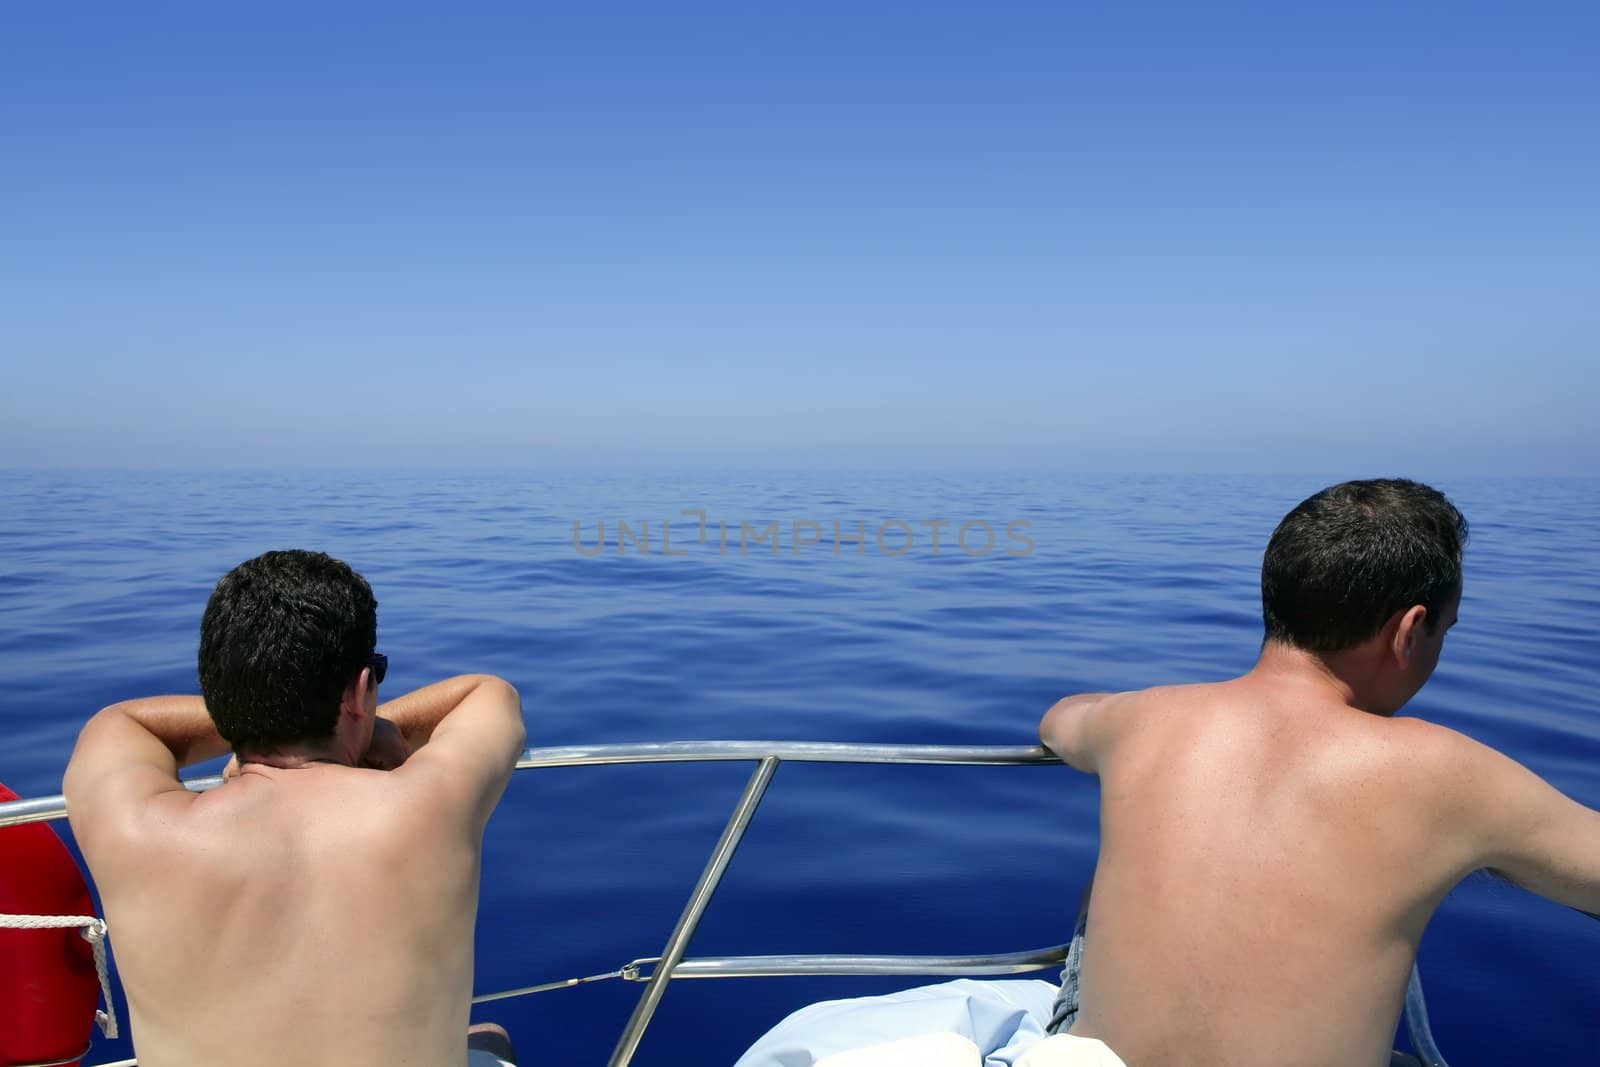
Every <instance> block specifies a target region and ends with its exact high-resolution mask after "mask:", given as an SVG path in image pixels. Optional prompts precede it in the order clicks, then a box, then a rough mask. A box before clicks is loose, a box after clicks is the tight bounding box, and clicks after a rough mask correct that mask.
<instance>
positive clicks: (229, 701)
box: [200, 549, 378, 753]
mask: <svg viewBox="0 0 1600 1067" xmlns="http://www.w3.org/2000/svg"><path fill="white" fill-rule="evenodd" d="M377 643H378V601H377V599H376V598H374V597H373V595H372V587H371V586H369V585H368V584H367V581H366V579H365V578H363V577H361V575H359V574H357V573H356V572H355V571H353V570H351V569H350V567H349V565H347V564H345V563H342V562H340V561H339V560H336V559H334V558H333V557H331V556H327V555H324V554H323V553H321V552H306V551H303V550H300V549H295V550H291V551H286V552H268V553H265V554H264V555H260V556H257V557H256V558H255V559H252V560H247V561H246V562H244V563H241V564H239V565H238V566H237V567H235V568H234V569H233V570H231V571H229V572H228V573H227V574H225V575H224V576H223V578H222V580H221V581H220V582H218V583H217V588H216V590H215V591H213V592H212V594H211V599H210V600H209V601H207V603H206V611H205V615H204V617H203V618H202V619H201V621H200V692H201V693H202V694H203V695H204V697H205V702H206V710H207V711H209V712H210V713H211V719H212V721H213V722H215V723H216V726H217V732H218V733H220V734H221V735H222V736H223V737H224V738H225V739H226V740H227V741H228V743H229V744H231V745H232V746H233V748H234V751H236V752H237V751H241V750H242V751H247V752H252V753H271V752H275V751H277V750H278V749H281V748H284V747H286V746H289V745H293V744H297V743H299V742H304V741H320V740H326V739H327V738H328V737H331V736H332V735H333V728H334V725H335V724H336V723H337V722H338V721H339V701H340V698H341V697H342V696H343V693H344V689H345V686H347V685H349V684H350V680H351V678H353V677H354V676H355V675H356V673H357V672H359V671H360V670H361V668H362V667H363V666H365V665H366V663H367V659H368V657H370V656H371V655H372V651H373V649H374V648H376V647H377Z"/></svg>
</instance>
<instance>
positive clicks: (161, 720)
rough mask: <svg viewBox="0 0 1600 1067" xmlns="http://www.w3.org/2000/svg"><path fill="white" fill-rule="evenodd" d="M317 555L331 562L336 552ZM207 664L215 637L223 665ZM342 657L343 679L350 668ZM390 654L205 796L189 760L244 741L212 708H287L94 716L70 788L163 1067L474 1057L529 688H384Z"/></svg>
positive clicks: (72, 809)
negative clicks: (509, 787)
mask: <svg viewBox="0 0 1600 1067" xmlns="http://www.w3.org/2000/svg"><path fill="white" fill-rule="evenodd" d="M285 555H288V554H285ZM263 558H266V557H263ZM307 558H308V559H309V560H310V563H309V564H307V567H309V568H310V569H311V570H312V571H313V572H314V573H313V576H314V577H320V576H319V575H317V574H316V573H315V572H316V571H317V570H318V568H323V569H326V565H327V564H333V563H336V562H337V561H327V560H326V557H311V556H308V557H307ZM253 562H254V561H253ZM299 562H300V561H298V560H297V558H295V557H293V556H291V558H289V559H288V560H287V562H284V561H281V560H280V561H278V565H279V566H280V568H281V569H288V570H290V571H291V574H292V572H293V570H294V568H295V567H296V566H298V565H299ZM244 566H245V567H248V566H250V564H246V565H244ZM339 566H340V567H342V565H339ZM341 573H342V574H345V575H346V576H347V577H348V580H350V581H351V582H357V581H359V578H358V577H357V576H354V575H353V574H350V573H349V572H348V569H347V568H345V569H344V571H343V572H336V577H337V576H338V574H341ZM268 577H274V576H273V575H271V574H269V575H268ZM226 581H227V580H225V582H224V584H226ZM258 584H262V583H258ZM221 588H222V587H220V586H219V590H220V589H221ZM360 588H363V589H364V588H365V584H364V583H362V584H361V586H360ZM313 591H315V587H313ZM219 595H221V594H220V593H219ZM368 596H369V597H370V594H368ZM214 599H215V598H214ZM278 599H279V600H280V601H284V602H286V603H289V604H290V607H291V610H299V609H298V608H297V607H294V605H295V604H297V603H298V601H297V600H296V598H295V597H279V598H278ZM332 599H333V600H335V601H337V600H338V597H337V596H334V597H333V598H332ZM370 610H371V609H370V607H369V609H368V612H367V618H366V620H365V623H366V626H367V628H368V633H369V634H370V631H371V626H372V620H371V617H370ZM208 617H209V609H208ZM289 617H290V618H291V621H292V620H293V618H294V616H293V615H292V614H291V615H290V616H289ZM336 636H337V635H336ZM366 647H367V648H368V649H370V647H371V646H370V636H369V637H368V638H367V645H366ZM216 659H217V661H218V662H222V663H224V665H226V657H225V656H218V657H216ZM369 662H370V663H371V664H372V666H370V667H369V666H364V665H362V664H367V663H369ZM206 663H207V651H206V645H205V643H204V641H203V642H202V671H201V673H202V684H205V682H206V679H207V674H206V670H207V668H206ZM332 664H333V665H332V667H331V668H330V670H331V671H332V672H333V673H332V674H331V675H330V677H332V678H333V679H334V683H333V684H335V685H337V683H338V679H339V678H342V677H346V672H347V671H349V670H350V669H351V668H350V667H349V665H348V661H347V660H342V659H340V658H339V657H338V656H335V657H333V661H332ZM386 667H387V660H386V659H385V658H384V657H382V656H377V655H372V656H370V657H369V656H368V654H367V653H366V652H361V653H359V656H358V660H357V666H356V667H355V668H354V673H353V674H349V675H348V677H349V681H348V682H347V683H346V684H345V685H344V686H343V689H342V691H341V694H340V695H339V696H338V698H337V700H338V702H337V707H336V708H335V709H332V710H331V712H330V713H331V714H333V715H334V716H335V718H334V719H333V720H331V721H333V723H334V725H333V726H332V732H331V734H329V735H327V736H326V737H322V736H320V735H317V736H315V737H313V738H312V739H311V740H307V741H301V742H294V743H289V742H281V741H280V742H278V743H276V744H274V745H273V747H272V749H271V751H270V752H262V751H254V750H253V746H252V750H250V751H242V752H240V751H238V748H237V746H236V752H238V754H239V755H242V756H243V758H242V759H237V758H236V760H235V762H234V763H232V764H230V767H229V770H228V774H227V776H226V777H227V780H226V781H225V782H224V783H223V784H222V785H221V786H220V787H218V788H217V789H215V790H212V791H210V792H207V793H202V794H196V793H191V792H189V791H187V790H186V789H185V788H184V787H183V786H182V784H181V783H180V782H179V780H178V777H177V771H178V769H179V768H180V767H182V766H184V765H187V764H189V763H193V762H197V761H199V760H204V759H208V758H213V757H216V756H219V755H222V754H224V753H226V752H227V751H228V750H229V747H230V746H229V743H228V742H227V741H226V740H224V739H223V738H222V736H221V735H220V734H219V732H218V728H217V725H216V724H215V723H214V722H213V718H215V719H216V721H217V722H218V723H226V724H227V728H229V729H230V731H232V732H236V733H239V734H240V735H241V736H261V735H264V734H265V732H266V731H267V730H269V729H270V728H273V727H275V726H276V725H277V722H278V720H277V719H275V718H273V717H272V716H270V715H260V714H257V713H256V712H255V711H254V710H253V709H252V707H251V705H249V704H248V701H247V702H246V704H245V708H246V710H245V712H244V713H243V714H241V716H240V717H239V720H238V721H234V720H233V719H230V718H229V716H228V715H227V714H223V713H221V712H220V711H219V707H220V706H221V705H226V704H228V703H229V701H230V699H231V698H232V697H233V696H235V695H236V694H235V693H233V692H230V691H229V689H228V686H227V685H226V684H224V683H217V684H215V685H214V686H213V688H215V689H216V690H217V694H216V696H217V702H216V703H213V704H212V705H211V706H210V707H208V704H207V703H206V702H204V701H202V700H201V698H199V697H155V698H147V699H143V700H135V701H129V702H126V703H124V704H118V705H113V706H111V707H109V708H106V709H104V710H103V711H101V712H100V713H99V714H97V715H96V716H94V718H93V719H91V720H90V722H89V724H88V725H87V726H85V727H84V730H83V732H82V734H81V735H80V737H79V740H78V746H77V749H76V751H75V752H74V753H73V758H72V761H71V763H70V764H69V765H68V768H67V774H66V780H65V782H64V792H65V793H66V797H67V805H68V814H69V817H70V819H71V822H72V829H73V834H74V836H75V837H76V838H77V840H78V842H79V844H80V846H81V847H82V849H83V853H84V858H85V859H86V860H87V861H88V864H89V869H90V872H91V874H92V875H93V876H94V879H95V881H96V883H97V885H98V887H99V890H100V895H101V899H102V903H103V904H104V907H105V914H106V918H107V923H108V925H109V927H110V929H111V932H112V939H113V943H114V945H115V949H116V956H117V965H118V969H119V971H120V972H121V976H122V981H123V986H124V987H125V989H126V990H127V994H128V1003H129V1008H130V1014H131V1026H132V1036H133V1040H134V1047H135V1050H136V1052H137V1053H138V1057H139V1062H140V1064H141V1065H143V1067H193V1065H196V1064H208V1065H212V1064H214V1065H227V1067H269V1065H271V1067H281V1065H282V1064H296V1065H304V1067H315V1065H327V1067H335V1065H337V1067H363V1065H370V1067H391V1065H394V1064H415V1065H418V1067H443V1065H450V1064H455V1065H462V1064H465V1063H466V1062H467V1055H468V1054H467V1034H466V1032H467V1020H468V1012H469V1009H470V1001H471V996H472V978H473V928H474V923H475V920H476V917H477V905H478V874H479V863H480V858H481V854H482V840H483V832H484V827H485V825H486V823H487V821H488V818H489V814H490V812H491V811H492V810H493V808H494V805H495V803H496V802H497V801H498V799H499V797H500V795H501V793H502V792H503V791H504V789H505V786H506V783H507V780H508V779H509V778H510V775H511V772H512V770H513V768H514V767H515V764H516V760H517V758H518V756H519V755H520V754H521V752H522V744H523V740H524V730H523V724H522V712H521V704H520V701H519V699H518V697H517V693H516V690H515V689H513V688H511V686H509V685H507V684H506V683H505V682H503V681H501V680H500V679H498V678H493V677H490V676H487V675H463V676H460V677H457V678H451V679H446V680H445V681H442V682H438V683H435V684H434V685H431V686H427V687H424V688H423V689H419V690H417V691H415V692H413V693H409V694H407V695H405V696H402V697H400V698H399V699H397V700H393V701H390V702H388V703H386V704H384V705H382V706H381V707H380V706H379V705H378V703H377V682H378V680H379V679H381V677H382V674H383V672H384V670H385V669H386ZM227 681H228V679H226V678H225V679H224V682H227ZM236 688H237V687H236ZM313 688H314V687H313ZM245 697H246V698H248V693H245ZM289 707H290V712H291V713H292V712H293V711H294V710H295V709H294V706H293V705H290V706H289ZM251 731H254V733H252V732H251Z"/></svg>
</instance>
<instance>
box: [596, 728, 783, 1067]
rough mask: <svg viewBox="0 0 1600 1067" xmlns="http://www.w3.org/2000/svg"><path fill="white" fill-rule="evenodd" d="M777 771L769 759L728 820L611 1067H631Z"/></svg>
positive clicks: (758, 768) (760, 766) (619, 1040)
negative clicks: (640, 1044) (647, 1030)
mask: <svg viewBox="0 0 1600 1067" xmlns="http://www.w3.org/2000/svg"><path fill="white" fill-rule="evenodd" d="M777 769H778V758H777V757H776V756H768V757H766V758H765V759H763V760H762V761H761V762H760V763H759V764H757V765H756V769H755V773H754V774H752V775H751V776H750V781H749V783H747V784H746V785H745V787H744V794H743V795H742V796H740V797H739V803H738V805H737V806H736V807H735V808H734V809H733V814H732V815H731V816H730V817H729V818H728V825H727V826H725V827H723V830H722V837H721V838H719V839H718V840H717V847H716V848H714V849H712V850H711V858H710V859H709V860H707V861H706V867H705V870H703V871H701V872H700V881H699V882H697V883H696V884H695V887H694V891H693V892H692V893H690V894H689V900H688V903H686V904H685V905H684V906H683V914H682V915H679V916H678V925H677V926H676V927H674V928H673V931H672V936H671V937H670V938H668V939H667V947H666V948H664V949H662V950H661V962H660V963H659V964H658V965H657V966H656V969H655V973H654V974H652V975H651V976H650V981H649V982H648V983H647V984H646V985H645V987H644V992H643V993H642V994H641V995H640V996H639V1003H638V1004H636V1005H635V1006H634V1009H633V1014H632V1015H630V1016H629V1017H628V1025H626V1026H624V1027H623V1028H622V1036H621V1037H619V1038H617V1047H616V1048H615V1049H614V1050H612V1053H611V1059H610V1060H608V1061H606V1062H607V1067H627V1065H628V1064H629V1063H631V1062H632V1061H633V1054H634V1053H635V1052H636V1051H638V1048H639V1040H640V1039H641V1038H642V1037H643V1036H644V1028H645V1027H646V1026H648V1025H649V1024H650V1018H651V1016H653V1015H655V1013H656V1007H657V1006H658V1005H659V1004H660V1003H661V995H662V994H663V993H665V992H666V990H667V983H668V982H670V981H671V980H672V971H673V968H675V967H676V966H677V965H678V963H679V962H680V961H681V960H682V959H683V953H684V950H685V949H687V948H688V947H689V938H691V937H693V936H694V931H695V927H697V926H699V925H700V917H701V916H702V915H704V914H705V910H706V905H707V904H709V903H710V902H711V894H713V893H715V892H716V891H717V885H718V883H720V882H721V881H722V875H723V872H725V871H726V870H727V869H728V861H729V860H731V859H732V858H733V852H734V850H735V849H736V848H738V847H739V840H740V839H741V838H742V837H744V832H745V829H746V828H747V827H748V826H749V825H750V817H751V816H752V815H754V814H755V812H756V805H758V804H760V803H761V796H762V794H764V793H765V792H766V791H767V785H768V783H770V782H771V781H772V774H773V772H774V771H776V770H777Z"/></svg>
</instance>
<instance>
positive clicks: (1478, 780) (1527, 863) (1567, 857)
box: [1465, 741, 1600, 915]
mask: <svg viewBox="0 0 1600 1067" xmlns="http://www.w3.org/2000/svg"><path fill="white" fill-rule="evenodd" d="M1467 745H1468V747H1469V749H1470V754H1471V757H1472V765H1471V766H1470V768H1469V772H1470V773H1469V774H1468V775H1466V776H1465V777H1467V778H1468V779H1469V780H1470V782H1471V787H1472V790H1473V793H1474V794H1475V799H1476V803H1475V805H1474V807H1473V811H1474V814H1475V816H1476V817H1477V819H1478V821H1479V825H1480V826H1481V827H1482V840H1483V852H1484V855H1483V866H1485V867H1487V868H1489V869H1490V870H1492V871H1494V872H1495V873H1496V874H1499V875H1501V876H1503V877H1504V878H1506V879H1508V880H1509V881H1511V882H1513V883H1515V884H1517V885H1519V886H1522V887H1523V888H1524V889H1528V890H1531V891H1532V892H1535V893H1538V894H1539V895H1540V896H1542V897H1547V898H1549V899H1550V900H1554V901H1557V902H1558V903H1561V904H1565V905H1567V906H1568V907H1572V908H1576V909H1578V910H1579V911H1583V912H1587V913H1589V914H1591V915H1593V914H1595V913H1597V912H1600V811H1595V810H1593V809H1592V808H1587V807H1585V806H1584V805H1582V804H1580V803H1578V802H1577V801H1575V800H1573V799H1571V798H1570V797H1568V796H1566V795H1565V794H1563V793H1562V792H1561V791H1560V790H1558V789H1556V788H1555V787H1554V786H1552V785H1550V784H1549V783H1548V782H1546V781H1545V780H1544V779H1542V778H1540V777H1539V776H1538V775H1536V774H1534V773H1533V772H1532V771H1530V770H1528V769H1527V768H1526V767H1524V766H1522V764H1520V763H1518V762H1516V761H1515V760H1513V759H1511V758H1510V757H1508V756H1505V755H1502V754H1501V753H1499V752H1495V751H1494V750H1493V749H1490V748H1487V747H1485V746H1481V745H1478V744H1477V742H1474V741H1468V742H1467Z"/></svg>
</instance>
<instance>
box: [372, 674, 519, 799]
mask: <svg viewBox="0 0 1600 1067" xmlns="http://www.w3.org/2000/svg"><path fill="white" fill-rule="evenodd" d="M378 713H379V715H380V716H382V717H384V718H389V719H392V720H393V721H394V723H395V725H396V726H398V727H399V728H400V730H401V731H402V732H403V733H404V734H405V736H406V740H407V741H409V742H411V743H412V744H413V745H414V746H421V747H418V748H417V751H416V754H415V755H413V756H412V757H411V758H410V759H408V760H406V762H405V764H404V765H403V766H401V767H399V768H397V769H396V770H395V771H394V772H393V773H394V774H395V775H396V776H397V777H399V778H402V779H413V780H416V781H417V782H419V783H422V782H426V783H427V788H428V789H429V790H430V791H432V792H433V793H434V794H435V795H437V796H439V797H440V798H441V799H446V800H451V801H453V802H454V803H457V804H459V805H462V806H464V807H465V808H467V809H468V810H470V811H471V812H472V813H473V814H474V815H475V816H476V818H477V819H478V820H479V821H480V823H481V822H486V821H487V820H488V818H489V813H490V812H491V811H493V810H494V806H495V804H496V803H497V802H498V801H499V799H500V795H501V794H502V793H503V792H505V788H506V782H507V781H508V780H509V779H510V777H511V772H512V771H513V770H515V769H516V766H517V760H518V759H520V758H521V756H522V746H523V744H524V742H525V741H526V740H527V731H526V728H525V727H524V726H523V722H522V698H521V697H520V696H519V695H518V694H517V691H516V690H515V689H513V688H512V687H511V685H510V683H508V682H506V681H505V680H504V679H501V678H496V677H494V676H493V675H488V674H466V675H462V676H460V677H458V678H447V679H445V680H444V681H442V682H437V683H435V684H433V685H430V686H427V687H425V688H423V689H418V690H417V691H416V692H414V693H408V694H406V695H405V696H403V697H401V698H399V699H398V700H393V701H390V702H389V703H387V704H385V705H383V706H382V707H381V708H379V709H378ZM424 742H426V743H424Z"/></svg>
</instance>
